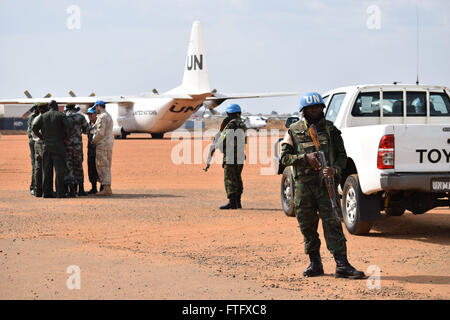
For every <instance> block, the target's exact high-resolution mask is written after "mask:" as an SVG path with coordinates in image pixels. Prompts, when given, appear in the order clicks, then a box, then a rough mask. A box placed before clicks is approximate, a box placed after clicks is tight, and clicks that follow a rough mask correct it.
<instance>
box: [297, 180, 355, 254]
mask: <svg viewBox="0 0 450 320" xmlns="http://www.w3.org/2000/svg"><path fill="white" fill-rule="evenodd" d="M336 194H337V192H336ZM295 216H296V217H297V221H298V224H299V226H300V231H301V232H302V234H303V237H304V240H305V253H306V254H309V253H312V252H315V251H319V249H320V239H319V234H318V233H317V227H318V225H319V217H320V219H322V227H323V233H324V236H325V241H326V244H327V248H328V250H329V251H330V252H331V254H346V253H347V247H346V244H345V242H346V239H345V236H344V233H343V231H342V225H341V222H340V221H339V220H337V219H336V217H335V216H334V214H333V211H332V209H331V203H330V198H329V197H328V192H327V189H326V187H325V185H324V184H323V183H321V182H319V180H318V179H315V180H314V181H311V182H301V181H296V182H295Z"/></svg>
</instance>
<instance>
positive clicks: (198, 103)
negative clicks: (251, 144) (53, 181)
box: [0, 21, 297, 138]
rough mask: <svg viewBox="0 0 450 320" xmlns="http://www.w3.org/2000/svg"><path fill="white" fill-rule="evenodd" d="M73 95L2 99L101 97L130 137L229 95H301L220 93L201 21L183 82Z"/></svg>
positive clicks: (89, 100)
mask: <svg viewBox="0 0 450 320" xmlns="http://www.w3.org/2000/svg"><path fill="white" fill-rule="evenodd" d="M70 95H71V96H70V97H60V98H58V97H57V98H52V99H50V98H40V99H37V98H27V99H8V100H6V99H5V100H0V104H33V103H36V102H50V101H51V100H55V101H56V102H57V103H58V104H69V103H73V104H78V105H86V106H89V105H91V104H93V103H95V101H97V100H103V101H104V102H105V103H106V110H107V111H108V112H109V114H111V116H112V118H113V120H114V129H113V135H114V136H115V137H116V138H126V136H127V135H128V134H130V133H133V132H146V133H150V134H151V135H152V137H153V138H162V137H163V135H164V133H166V132H170V131H173V130H176V129H178V128H179V127H181V126H182V125H183V123H184V122H185V121H186V120H187V119H188V118H189V117H190V116H191V115H192V114H193V113H195V112H196V111H198V110H199V108H200V107H202V106H204V107H205V108H206V109H209V110H212V109H214V108H215V107H217V106H218V105H220V104H221V103H222V102H224V101H225V100H227V99H242V98H261V97H277V96H289V95H297V93H293V92H276V93H254V94H220V93H218V92H217V90H215V89H214V90H211V89H210V86H209V79H208V71H207V67H206V55H205V49H204V43H203V31H202V27H201V25H200V22H199V21H195V22H194V24H193V25H192V31H191V37H190V41H189V48H188V52H187V60H186V65H185V69H184V75H183V82H182V84H181V85H180V86H179V87H177V88H175V89H172V90H170V91H168V92H166V93H164V94H159V93H158V92H157V91H156V90H153V92H152V93H148V94H143V95H140V96H114V97H101V96H100V97H98V96H97V97H95V96H92V95H91V96H89V97H77V96H75V94H73V93H70Z"/></svg>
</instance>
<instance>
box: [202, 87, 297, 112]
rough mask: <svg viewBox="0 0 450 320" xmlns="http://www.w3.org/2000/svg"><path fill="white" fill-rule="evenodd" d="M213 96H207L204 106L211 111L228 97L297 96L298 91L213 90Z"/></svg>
mask: <svg viewBox="0 0 450 320" xmlns="http://www.w3.org/2000/svg"><path fill="white" fill-rule="evenodd" d="M211 93H212V94H213V96H212V97H207V98H206V99H205V101H204V102H203V106H204V107H205V108H206V109H209V110H210V111H211V112H212V111H213V109H214V108H216V107H217V106H218V105H220V104H221V103H222V102H224V101H225V100H228V99H248V98H268V97H283V96H297V95H298V93H297V92H268V93H218V92H217V91H215V90H213V91H212V92H211Z"/></svg>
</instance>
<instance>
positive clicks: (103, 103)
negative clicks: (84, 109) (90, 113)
mask: <svg viewBox="0 0 450 320" xmlns="http://www.w3.org/2000/svg"><path fill="white" fill-rule="evenodd" d="M96 106H102V107H104V106H105V101H103V100H97V101H95V104H94V105H93V106H92V107H93V108H95V107H96Z"/></svg>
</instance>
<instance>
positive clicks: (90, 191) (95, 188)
mask: <svg viewBox="0 0 450 320" xmlns="http://www.w3.org/2000/svg"><path fill="white" fill-rule="evenodd" d="M91 185H92V188H91V190H89V192H88V193H89V194H96V193H97V192H98V191H97V182H91Z"/></svg>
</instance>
